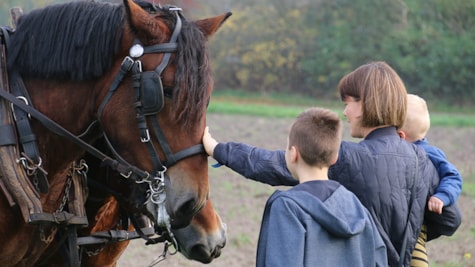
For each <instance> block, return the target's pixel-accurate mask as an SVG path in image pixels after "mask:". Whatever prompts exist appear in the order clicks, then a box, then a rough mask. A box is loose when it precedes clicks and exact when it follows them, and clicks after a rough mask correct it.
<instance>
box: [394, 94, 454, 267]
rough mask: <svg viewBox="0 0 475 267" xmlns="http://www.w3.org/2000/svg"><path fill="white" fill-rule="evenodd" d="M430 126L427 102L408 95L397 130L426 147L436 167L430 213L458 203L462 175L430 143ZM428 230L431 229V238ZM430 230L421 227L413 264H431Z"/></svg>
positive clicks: (440, 212)
mask: <svg viewBox="0 0 475 267" xmlns="http://www.w3.org/2000/svg"><path fill="white" fill-rule="evenodd" d="M429 128H430V116H429V110H428V108H427V104H426V101H425V100H424V99H422V98H421V97H419V96H417V95H413V94H408V95H407V113H406V119H405V121H404V124H403V126H402V127H401V129H399V131H398V133H399V135H400V136H401V138H403V139H405V140H406V141H408V142H411V143H414V144H416V145H419V146H421V147H423V148H424V150H425V151H426V153H427V155H428V157H429V158H430V160H431V161H432V163H433V164H434V166H435V168H436V169H437V173H438V174H439V178H440V182H439V185H438V187H437V189H436V191H435V194H434V195H432V196H430V198H429V201H428V202H427V209H428V210H429V211H430V212H434V213H436V214H442V208H443V207H447V206H451V205H453V204H455V203H456V202H457V198H458V197H459V195H460V193H461V192H462V176H461V175H460V173H459V172H458V170H457V168H455V166H453V165H452V164H451V163H450V162H448V161H447V158H446V156H445V154H444V152H442V150H440V149H439V148H437V147H434V146H431V145H429V143H428V141H427V139H426V138H425V137H426V134H427V132H428V131H429ZM426 223H427V222H426ZM427 230H429V238H428V235H427V234H428V232H427ZM430 230H431V229H430V228H429V229H427V226H426V225H425V224H424V225H423V226H422V231H421V234H420V236H419V238H418V240H417V243H416V247H415V249H414V252H413V254H412V260H411V266H415V267H423V266H429V264H428V256H427V251H426V247H425V244H426V241H428V240H431V239H433V238H434V237H433V236H432V235H431V233H430Z"/></svg>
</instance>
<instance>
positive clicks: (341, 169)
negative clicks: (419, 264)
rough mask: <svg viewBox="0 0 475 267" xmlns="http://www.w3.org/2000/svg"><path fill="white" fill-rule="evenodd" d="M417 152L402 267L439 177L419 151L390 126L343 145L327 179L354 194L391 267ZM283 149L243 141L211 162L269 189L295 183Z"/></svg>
mask: <svg viewBox="0 0 475 267" xmlns="http://www.w3.org/2000/svg"><path fill="white" fill-rule="evenodd" d="M416 153H417V155H418V166H419V176H418V179H417V184H416V188H415V191H416V196H417V197H416V199H415V201H414V202H413V208H412V211H411V216H410V217H409V232H408V235H407V236H406V238H408V243H407V246H406V257H405V260H404V263H405V264H404V265H405V266H409V262H410V257H411V254H412V251H413V249H414V246H415V242H416V240H417V237H418V236H419V232H420V226H421V225H422V221H423V219H424V208H425V205H426V201H427V199H428V196H429V194H433V193H434V191H435V188H436V187H437V184H438V182H439V178H438V175H437V172H436V170H435V168H434V166H433V164H432V163H431V161H430V160H429V159H428V157H427V156H426V154H425V152H424V151H423V149H421V148H419V147H417V146H415V145H413V144H410V143H408V142H406V141H404V140H402V139H401V138H400V137H399V136H398V134H397V132H396V129H395V128H394V127H388V128H381V129H377V130H374V131H373V132H371V133H370V134H369V135H368V136H367V137H366V138H365V139H364V140H363V141H361V142H360V143H352V142H343V143H342V145H341V147H340V153H339V158H338V161H337V163H336V164H335V165H333V166H332V167H331V168H330V172H329V178H330V179H333V180H336V181H338V182H340V183H341V184H342V185H344V186H345V187H346V188H348V189H349V190H350V191H352V192H353V193H354V194H355V195H356V196H358V198H359V199H360V200H361V202H362V203H363V204H364V205H365V206H366V208H367V209H368V210H369V211H370V213H371V215H372V216H373V218H374V220H375V222H376V224H377V227H378V229H379V232H380V233H381V236H382V238H383V240H384V242H385V244H386V247H387V250H388V263H389V266H397V263H398V261H399V251H400V249H401V245H402V241H403V239H404V236H403V235H404V229H405V226H406V222H407V219H408V216H407V215H408V206H409V199H410V191H411V189H412V185H413V181H414V178H415V168H416ZM284 155H285V154H284V151H281V150H279V151H269V150H266V149H261V148H257V147H253V146H249V145H246V144H242V143H233V142H229V143H220V144H218V146H216V148H215V150H214V158H215V159H216V160H217V161H218V162H219V163H221V164H223V165H226V166H228V167H229V168H231V169H233V170H234V171H236V172H238V173H239V174H241V175H243V176H245V177H247V178H249V179H253V180H256V181H259V182H262V183H266V184H270V185H296V184H297V183H298V182H297V181H296V180H295V179H294V178H293V177H292V176H291V174H290V172H289V171H288V169H287V168H286V164H285V157H284Z"/></svg>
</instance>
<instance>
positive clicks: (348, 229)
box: [269, 186, 370, 238]
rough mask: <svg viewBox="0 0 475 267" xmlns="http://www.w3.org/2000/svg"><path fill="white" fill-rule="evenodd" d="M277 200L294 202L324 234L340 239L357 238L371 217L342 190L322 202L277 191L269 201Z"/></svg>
mask: <svg viewBox="0 0 475 267" xmlns="http://www.w3.org/2000/svg"><path fill="white" fill-rule="evenodd" d="M277 197H284V198H289V201H294V202H295V203H296V204H297V205H298V206H299V207H300V208H301V209H302V210H303V211H304V212H306V213H308V214H309V215H310V216H312V218H313V219H314V220H315V221H316V222H318V223H319V224H320V225H321V226H322V227H323V228H324V229H325V230H326V231H328V232H329V233H331V234H333V235H335V236H339V237H343V238H349V237H351V236H354V235H357V234H360V233H361V232H362V231H363V230H364V228H365V226H366V222H367V218H368V216H370V215H369V213H368V212H367V211H366V208H365V207H364V206H363V205H362V204H361V202H360V201H359V200H358V198H357V197H356V196H355V195H354V194H353V193H351V192H350V191H348V190H347V189H346V188H345V187H343V186H339V187H338V188H337V189H336V190H335V191H334V192H333V194H331V196H329V197H328V198H327V199H326V200H325V201H323V202H322V201H321V200H320V199H319V198H318V197H316V196H314V195H312V194H311V193H309V192H306V191H302V190H287V191H279V192H276V193H275V194H273V195H272V196H271V198H270V199H269V201H273V199H275V198H277Z"/></svg>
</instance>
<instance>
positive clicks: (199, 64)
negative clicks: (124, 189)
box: [97, 1, 230, 228]
mask: <svg viewBox="0 0 475 267" xmlns="http://www.w3.org/2000/svg"><path fill="white" fill-rule="evenodd" d="M144 5H145V6H139V5H138V4H136V3H134V2H132V1H124V7H125V13H126V23H125V27H124V28H123V31H122V33H121V39H120V47H119V52H118V53H117V58H118V59H117V60H116V61H115V63H114V65H113V68H112V70H111V72H110V74H113V73H114V75H115V73H121V72H122V71H125V70H128V72H131V73H132V74H131V75H128V76H127V77H125V79H124V81H123V82H122V83H120V84H119V85H118V86H117V88H115V89H109V90H108V92H107V93H105V91H104V90H101V95H100V97H99V98H102V99H103V100H102V101H100V105H98V107H97V108H98V112H97V113H98V120H99V121H100V122H101V126H102V127H103V129H104V134H105V136H106V138H107V139H108V140H110V141H109V144H110V147H111V148H113V149H114V150H115V152H114V154H115V155H117V157H120V158H122V159H123V160H124V161H125V162H127V163H128V164H131V165H133V166H136V167H137V168H140V169H141V170H143V171H144V173H145V176H143V175H142V177H134V178H133V179H131V180H134V181H133V183H135V186H133V187H132V192H131V197H132V198H133V199H134V201H135V203H136V204H137V207H139V208H140V207H141V206H142V205H143V204H144V203H145V206H146V208H147V214H148V215H149V216H150V217H151V218H153V220H154V221H155V222H157V224H158V225H159V226H163V224H166V221H167V220H168V218H167V217H168V216H169V217H170V222H171V226H172V227H174V228H179V227H183V226H186V225H187V224H188V223H189V222H190V220H191V218H192V217H193V216H194V215H195V214H196V213H197V212H198V211H199V210H200V209H201V208H202V207H203V206H204V205H205V203H206V200H207V198H208V191H209V184H208V169H207V155H206V154H205V153H204V150H203V148H202V145H201V135H202V132H203V129H204V127H205V124H206V107H207V103H208V101H209V98H210V95H211V91H212V87H213V81H212V76H211V69H210V65H209V59H208V54H207V46H206V42H207V40H208V38H209V37H210V36H211V35H213V34H214V33H215V32H216V30H217V29H218V28H219V26H220V25H221V24H222V23H223V22H224V20H226V19H227V17H229V15H230V14H228V13H227V14H223V15H221V16H218V17H214V18H209V19H203V20H199V21H195V22H188V21H187V20H186V19H185V18H184V17H183V16H182V14H181V12H180V9H178V8H176V7H172V6H166V7H161V8H157V7H154V6H153V5H150V4H148V3H145V4H144ZM144 8H145V9H144ZM110 77H111V75H106V77H104V78H103V79H102V81H103V83H104V85H106V86H107V87H109V88H113V87H110V86H111V84H112V85H113V84H114V82H115V81H116V80H111V78H110ZM114 77H115V78H114V79H117V77H118V76H117V75H115V76H114ZM122 174H123V175H124V176H125V177H129V176H130V175H132V176H133V175H134V171H133V170H131V171H130V173H122ZM137 176H140V175H137ZM129 180H130V179H129Z"/></svg>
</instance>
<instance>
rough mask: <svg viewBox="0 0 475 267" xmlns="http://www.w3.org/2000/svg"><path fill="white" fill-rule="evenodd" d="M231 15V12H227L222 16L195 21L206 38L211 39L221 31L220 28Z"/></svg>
mask: <svg viewBox="0 0 475 267" xmlns="http://www.w3.org/2000/svg"><path fill="white" fill-rule="evenodd" d="M231 15H232V13H231V12H227V13H224V14H222V15H220V16H216V17H212V18H207V19H201V20H197V21H195V23H196V25H197V26H198V28H200V30H201V31H202V32H203V34H204V35H205V36H206V38H209V37H211V36H212V35H213V34H214V33H215V32H216V31H217V30H218V29H219V27H221V25H222V24H223V23H224V21H226V20H227V19H228V18H229V17H230V16H231Z"/></svg>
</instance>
